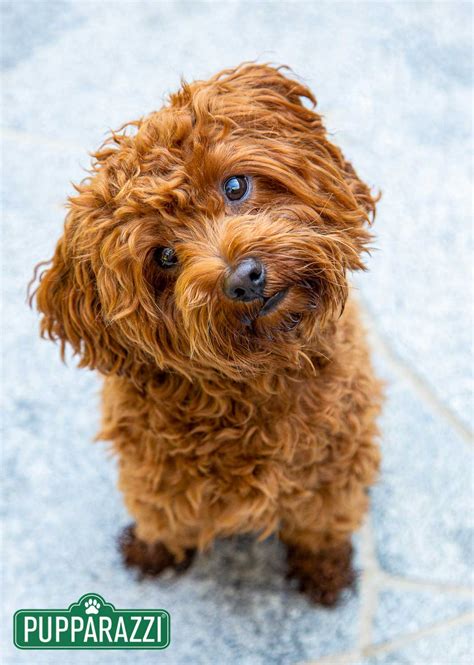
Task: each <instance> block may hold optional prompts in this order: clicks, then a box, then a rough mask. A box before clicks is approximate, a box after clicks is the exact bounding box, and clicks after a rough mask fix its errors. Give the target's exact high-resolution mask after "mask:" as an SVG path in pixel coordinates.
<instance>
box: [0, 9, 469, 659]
mask: <svg viewBox="0 0 474 665" xmlns="http://www.w3.org/2000/svg"><path fill="white" fill-rule="evenodd" d="M0 8H1V13H2V34H1V41H2V67H3V82H2V99H1V115H2V118H1V119H2V125H3V129H2V167H3V169H2V171H3V175H2V195H3V198H2V201H3V204H2V212H3V215H2V217H3V243H2V249H3V316H2V322H3V347H4V360H3V382H2V385H3V398H4V400H3V401H4V407H3V409H4V417H3V420H4V430H5V435H4V439H3V440H4V446H3V459H2V462H3V464H2V470H3V482H2V488H3V493H2V514H3V524H4V535H3V539H2V546H1V547H2V564H3V565H2V574H3V577H2V605H3V619H2V622H1V631H2V632H1V645H0V654H1V656H0V661H1V662H2V663H12V664H13V663H14V664H15V665H16V664H23V663H25V664H28V665H31V663H35V664H36V663H39V664H42V663H48V664H49V663H51V664H53V665H63V664H65V663H66V664H68V663H81V664H82V663H85V664H89V663H98V664H101V663H114V664H115V663H117V664H119V663H138V664H139V663H155V662H156V663H165V664H170V665H171V664H179V665H184V664H188V663H193V664H196V665H200V664H202V665H208V664H209V665H210V664H211V663H212V664H215V663H217V664H221V663H222V664H226V665H227V664H230V665H233V664H234V663H235V664H239V665H259V664H264V663H265V664H267V663H276V664H280V663H281V664H285V665H286V664H291V665H292V664H296V663H320V664H321V665H322V664H323V663H325V664H330V665H350V664H352V665H382V664H384V665H385V664H390V665H398V664H400V665H401V664H403V665H470V664H471V663H473V662H474V647H473V608H472V599H473V596H472V588H473V587H472V582H473V570H474V568H473V523H472V522H473V512H474V511H473V506H474V490H473V458H472V453H473V448H472V436H471V428H472V420H473V417H472V416H473V409H472V355H471V354H472V300H473V299H472V295H473V294H472V288H471V286H472V273H471V261H472V232H471V214H472V208H471V199H470V184H471V155H470V149H471V148H472V140H471V117H470V112H471V89H472V69H471V66H472V54H471V40H472V5H471V4H470V3H456V2H443V3H442V2H439V3H435V4H432V3H428V2H422V3H415V2H411V3H401V2H400V3H398V2H393V3H388V2H385V3H373V2H367V3H353V2H351V3H339V2H337V3H336V2H332V3H331V2H329V3H320V2H273V3H265V2H248V3H244V2H227V3H220V2H213V3H202V2H186V3H184V2H183V3H181V2H171V3H167V2H148V3H141V2H80V1H74V2H62V1H57V2H56V1H50V2H44V1H36V2H22V1H21V0H16V1H15V2H10V1H8V2H5V1H3V2H1V4H0ZM254 58H258V59H259V60H260V61H273V62H277V63H287V64H290V65H291V66H292V67H293V69H294V70H295V71H296V73H297V74H299V75H300V76H302V77H303V78H304V79H305V80H306V81H307V82H308V83H309V85H310V86H311V87H312V89H313V90H314V91H315V94H316V96H317V98H318V100H319V102H320V105H319V108H320V111H321V112H322V113H323V114H324V116H325V119H326V123H327V126H328V128H329V130H330V131H331V132H332V133H333V135H334V140H335V141H336V142H337V143H339V144H340V145H341V147H342V148H343V150H344V151H345V153H346V154H347V156H348V157H349V158H350V159H351V160H352V161H353V162H354V164H355V165H356V167H357V169H358V171H359V172H360V174H361V175H362V177H363V178H364V179H365V180H366V181H368V182H369V183H371V185H373V186H374V188H376V189H381V190H382V191H383V199H382V201H381V203H380V205H379V212H378V216H377V220H376V227H375V230H376V233H377V236H378V239H377V247H378V251H376V252H374V253H373V255H372V257H371V259H370V260H369V268H370V272H369V273H367V274H364V275H361V276H358V277H357V279H356V286H357V288H358V289H359V295H360V299H361V302H362V305H363V309H364V315H365V319H366V323H367V325H368V327H369V329H370V331H371V338H372V343H373V348H374V359H375V363H376V366H377V368H378V371H379V373H380V374H381V375H382V376H383V377H384V378H385V379H386V381H387V395H388V401H387V405H386V408H385V411H384V414H383V416H382V418H381V427H382V433H383V436H382V447H383V454H384V464H383V473H382V477H381V480H380V482H379V484H378V485H377V486H376V487H375V488H374V490H373V492H372V499H373V501H372V503H373V508H372V512H371V515H370V518H369V519H368V521H367V523H366V525H365V527H364V529H363V530H362V532H361V533H360V534H359V535H358V536H357V539H356V541H357V559H358V566H359V569H360V570H361V576H360V580H359V588H358V592H357V594H355V595H354V596H352V597H348V598H347V599H346V602H345V603H344V604H343V605H342V606H341V607H340V608H338V609H335V610H332V611H328V610H323V609H318V608H314V607H311V606H310V605H309V604H308V603H307V602H306V600H305V599H304V598H302V597H300V596H299V595H298V594H296V593H295V592H294V591H293V590H292V589H291V588H289V587H288V585H287V583H286V582H285V581H284V579H283V574H282V570H283V560H282V551H281V548H280V546H279V544H278V543H277V542H276V541H275V540H269V541H266V542H264V543H261V544H256V543H254V542H253V541H252V540H249V539H246V538H244V539H236V540H231V541H227V542H223V543H220V544H219V545H218V546H217V547H216V548H215V550H214V551H213V552H212V553H210V554H207V555H205V556H201V557H200V558H199V559H198V561H197V563H196V565H195V566H194V567H193V568H192V569H191V570H190V571H189V572H188V573H187V574H186V575H184V576H181V577H174V576H173V575H171V574H170V575H168V576H167V577H165V578H164V579H162V580H160V581H158V582H156V581H141V582H138V581H136V580H135V579H134V577H133V575H132V574H131V573H130V572H128V571H126V570H124V569H123V568H122V566H121V564H120V560H119V556H118V553H117V552H116V550H115V539H116V535H117V533H118V531H119V530H120V528H121V527H122V526H123V525H125V524H127V523H128V517H127V515H126V513H125V510H124V508H123V505H122V499H121V497H120V495H119V493H118V491H117V489H116V487H115V478H116V468H115V462H114V460H113V459H110V457H109V455H108V452H107V447H106V446H105V445H104V444H93V443H91V441H92V439H93V437H94V434H95V432H96V430H97V421H98V408H97V402H98V390H99V381H98V380H97V378H96V377H95V376H94V375H93V374H92V373H90V372H86V371H78V370H77V369H75V367H74V363H73V362H70V363H69V365H68V366H64V365H62V364H61V362H60V360H59V358H58V352H57V349H55V348H54V347H53V345H51V344H47V343H45V342H42V341H40V340H39V339H38V337H37V317H36V315H35V314H34V313H33V312H31V311H30V310H29V309H28V308H27V306H26V305H25V288H26V284H27V282H28V280H29V279H30V277H31V273H32V267H33V265H34V264H35V263H36V262H37V261H39V260H41V259H44V258H46V257H48V256H50V254H51V252H52V248H53V246H54V243H55V240H56V239H57V237H58V235H59V232H60V228H61V225H62V220H63V215H64V211H63V207H62V205H63V202H64V200H65V196H66V194H67V193H69V192H71V185H70V181H71V180H72V181H77V180H79V179H80V178H81V177H83V169H84V168H85V167H86V166H87V165H88V155H87V151H89V150H92V149H94V148H95V147H97V145H98V144H99V143H100V142H101V141H102V140H103V138H104V135H105V132H106V131H107V130H108V129H109V128H116V127H118V126H119V125H121V124H122V123H123V122H124V121H126V120H129V119H133V118H135V117H137V116H140V115H142V114H144V113H145V112H147V111H150V110H152V109H155V108H157V107H159V106H160V104H161V101H162V99H163V96H164V94H165V93H167V92H169V91H171V90H173V89H175V88H176V86H177V85H178V83H179V79H180V76H181V75H184V76H185V77H186V78H188V79H193V78H205V77H207V76H208V75H209V74H211V73H213V72H214V71H216V70H218V69H221V68H223V67H227V66H231V65H235V64H236V63H238V62H240V61H242V60H246V59H254ZM91 591H95V592H97V593H100V594H101V595H103V596H104V597H105V598H106V599H107V600H109V601H110V602H112V603H114V605H116V606H117V607H122V608H142V607H164V608H166V609H168V610H169V611H170V613H171V616H172V622H173V624H172V625H173V627H172V631H173V632H172V634H173V637H172V644H171V646H170V647H169V649H167V650H166V651H164V652H147V651H136V652H126V651H119V652H107V651H103V652H99V651H95V652H94V651H91V652H85V651H84V652H52V651H44V652H24V651H19V650H17V649H15V648H14V647H13V644H12V632H11V631H12V615H13V613H14V611H15V610H17V609H19V608H35V607H38V608H41V607H64V606H67V605H68V604H69V603H72V602H73V601H75V600H77V599H78V598H79V596H81V595H82V594H84V593H86V592H91Z"/></svg>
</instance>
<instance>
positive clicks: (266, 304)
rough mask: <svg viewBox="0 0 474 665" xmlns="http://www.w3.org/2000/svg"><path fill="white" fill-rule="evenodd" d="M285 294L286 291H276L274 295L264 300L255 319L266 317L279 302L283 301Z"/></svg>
mask: <svg viewBox="0 0 474 665" xmlns="http://www.w3.org/2000/svg"><path fill="white" fill-rule="evenodd" d="M287 293H288V289H282V290H281V291H277V293H274V294H273V295H272V296H270V297H269V298H264V299H263V305H262V307H261V309H260V311H259V313H258V314H257V318H260V317H262V316H266V315H267V314H270V313H271V312H273V311H274V310H275V309H276V308H277V307H278V305H279V304H280V303H281V301H282V300H283V298H284V297H285V296H286V294H287Z"/></svg>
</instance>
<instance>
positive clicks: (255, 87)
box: [218, 63, 378, 270]
mask: <svg viewBox="0 0 474 665" xmlns="http://www.w3.org/2000/svg"><path fill="white" fill-rule="evenodd" d="M222 77H223V78H222ZM220 80H222V84H225V85H224V88H223V90H224V91H225V90H226V89H227V88H226V86H227V85H229V84H230V85H231V86H234V87H236V88H237V89H238V90H240V91H241V93H242V94H241V99H242V106H244V105H245V102H246V100H247V101H248V100H250V102H251V103H250V104H249V105H248V106H246V107H245V109H244V110H245V113H246V116H247V118H250V119H251V120H252V119H253V118H255V120H253V122H254V123H256V122H257V118H258V126H259V128H260V134H261V138H264V137H265V136H266V135H268V137H269V138H270V141H271V143H270V144H269V145H270V149H272V146H273V145H275V141H276V140H278V139H279V140H280V141H281V146H280V149H279V160H280V163H281V164H285V163H286V164H287V166H288V169H287V170H288V172H291V173H292V174H295V175H296V176H298V177H296V178H293V181H292V182H291V181H288V180H287V182H285V183H284V184H285V186H286V187H287V188H288V189H293V191H294V193H296V194H297V195H298V197H299V198H300V199H301V200H303V201H304V202H305V203H308V204H309V206H310V207H311V208H312V209H313V210H314V211H315V212H316V213H318V214H319V217H320V221H321V222H322V224H323V225H324V226H325V228H326V229H327V231H328V232H332V233H333V234H334V237H336V235H339V237H340V241H341V242H340V245H341V247H342V246H343V245H344V244H345V245H346V249H347V251H346V253H345V254H346V262H347V263H346V265H347V267H348V268H349V269H351V270H357V269H360V268H363V263H362V261H361V258H360V255H361V253H362V252H364V251H365V250H366V248H367V247H368V245H369V243H370V241H371V234H370V233H369V231H368V230H367V228H368V226H370V224H371V223H372V221H373V219H374V217H375V205H376V202H377V200H378V197H374V196H373V195H372V194H371V191H370V189H369V187H368V186H367V185H366V184H365V183H364V182H363V181H362V180H361V179H360V178H359V176H358V175H357V173H356V172H355V170H354V168H353V167H352V165H351V164H350V162H349V161H347V160H346V159H345V157H344V155H343V154H342V152H341V150H340V149H339V148H338V147H337V146H335V145H334V144H333V143H332V142H331V141H330V140H329V138H328V136H327V133H326V129H325V127H324V124H323V121H322V118H321V116H320V115H319V114H318V113H317V112H316V110H315V107H316V99H315V97H314V96H313V94H312V92H311V90H310V89H309V88H308V87H307V86H306V85H305V84H304V83H302V82H301V81H298V80H296V79H295V78H293V77H292V76H291V70H290V69H289V68H287V67H278V68H275V67H271V66H269V65H260V64H254V63H250V64H244V65H242V66H241V67H238V68H237V69H235V70H232V71H227V72H222V74H221V75H220V76H219V78H218V81H220ZM256 108H257V109H259V111H258V112H257V111H256ZM275 129H278V135H276V134H275ZM277 137H278V138H277ZM285 160H286V162H285ZM296 190H297V191H296Z"/></svg>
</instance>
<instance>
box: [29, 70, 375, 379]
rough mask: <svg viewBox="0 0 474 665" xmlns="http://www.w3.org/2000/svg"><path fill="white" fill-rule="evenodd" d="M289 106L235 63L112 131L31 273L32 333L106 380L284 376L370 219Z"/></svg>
mask: <svg viewBox="0 0 474 665" xmlns="http://www.w3.org/2000/svg"><path fill="white" fill-rule="evenodd" d="M303 99H306V100H307V101H309V102H310V103H312V104H314V103H315V100H314V98H313V96H312V94H311V92H310V91H309V90H308V89H307V88H306V87H305V86H304V85H302V84H301V83H299V82H297V81H295V80H293V79H291V78H289V77H287V76H285V75H284V74H283V73H282V72H281V70H278V69H274V68H272V67H269V66H265V65H256V64H247V65H243V66H241V67H238V68H237V69H235V70H231V71H225V72H222V73H220V74H218V75H217V76H215V77H213V78H212V79H210V80H209V81H205V82H203V81H198V82H195V83H192V84H190V85H188V84H183V86H182V88H181V90H180V91H179V92H178V93H176V94H174V95H172V96H171V98H170V101H169V104H168V105H167V106H165V107H164V108H163V109H161V110H160V111H158V112H156V113H152V114H151V115H149V116H148V117H146V118H144V119H142V120H139V121H137V122H134V123H131V125H128V126H127V127H128V128H130V127H132V128H133V132H130V130H129V129H127V128H125V129H123V131H121V132H120V133H113V134H112V136H111V138H110V139H109V141H108V142H106V144H104V146H103V147H102V148H101V149H100V150H99V151H98V152H97V153H95V155H94V158H95V159H94V165H93V169H92V171H91V175H90V177H88V178H87V179H86V180H85V181H83V182H82V183H81V184H80V185H78V186H77V187H76V189H77V195H76V196H74V197H71V198H70V200H69V214H68V216H67V220H66V224H65V230H64V235H63V237H62V238H61V239H60V240H59V243H58V245H57V248H56V251H55V254H54V257H53V259H52V264H51V266H50V267H49V268H48V269H47V270H45V271H44V272H43V274H42V278H41V280H40V283H39V286H38V289H37V292H36V299H37V305H38V308H39V310H40V311H41V312H42V313H43V315H44V316H43V319H42V331H43V333H44V334H46V335H48V336H50V337H51V338H53V339H59V340H61V342H62V345H63V348H64V344H65V343H66V342H68V343H69V344H70V345H71V346H72V348H73V349H74V351H75V352H76V353H78V354H79V355H80V356H81V364H82V365H83V366H89V367H94V368H97V369H99V370H100V371H102V372H104V373H120V372H122V373H131V374H133V372H135V371H138V369H139V368H140V367H142V368H143V366H146V365H148V366H149V365H150V363H153V364H154V365H156V366H159V367H162V368H163V367H168V368H171V369H174V370H177V371H180V372H184V373H188V374H192V373H193V371H195V370H196V369H197V368H200V369H201V370H202V369H204V370H205V371H207V370H209V369H210V368H212V369H213V370H217V371H220V372H222V373H223V374H225V375H228V376H232V377H235V378H241V377H243V376H246V375H248V374H251V373H253V372H259V371H260V370H262V369H264V368H266V367H268V365H269V363H271V364H273V365H279V364H280V365H281V364H285V365H288V364H289V363H298V362H299V360H300V358H302V357H303V356H304V355H305V350H306V351H307V349H308V348H309V346H311V343H312V341H314V339H315V338H316V337H317V335H318V333H319V332H320V331H321V330H322V329H324V326H325V325H326V324H327V322H328V321H331V320H334V319H335V318H337V317H338V316H339V315H340V313H341V311H342V309H343V307H344V303H345V300H346V297H347V289H348V287H347V281H346V274H347V272H348V271H350V270H357V269H360V268H362V267H363V264H362V260H361V253H362V252H363V251H364V250H365V249H366V247H367V243H368V241H369V239H370V235H369V233H368V231H367V228H366V227H367V223H368V222H369V221H370V218H371V217H372V216H373V213H374V206H375V203H374V199H373V198H372V196H371V194H370V191H369V189H368V188H367V186H366V185H365V184H364V183H362V182H361V181H360V180H359V178H358V177H357V175H356V173H355V172H354V169H353V168H352V166H351V165H350V164H349V163H348V162H347V161H346V160H345V159H344V157H343V155H342V154H341V152H340V150H339V149H338V148H337V147H335V146H334V145H333V144H332V143H331V142H330V141H329V140H328V138H327V136H326V132H325V129H324V127H323V124H322V121H321V117H320V116H319V115H318V114H317V113H315V112H314V110H312V109H309V108H307V106H309V104H307V106H305V105H303V103H302V100H303Z"/></svg>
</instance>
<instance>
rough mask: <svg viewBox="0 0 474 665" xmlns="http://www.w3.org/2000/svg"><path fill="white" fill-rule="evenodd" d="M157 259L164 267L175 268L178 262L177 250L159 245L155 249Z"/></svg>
mask: <svg viewBox="0 0 474 665" xmlns="http://www.w3.org/2000/svg"><path fill="white" fill-rule="evenodd" d="M155 259H156V262H157V263H158V264H159V265H160V266H161V267H162V268H174V267H175V266H176V265H177V264H178V257H177V256H176V252H175V251H174V249H171V247H158V248H157V249H156V250H155Z"/></svg>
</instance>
